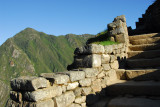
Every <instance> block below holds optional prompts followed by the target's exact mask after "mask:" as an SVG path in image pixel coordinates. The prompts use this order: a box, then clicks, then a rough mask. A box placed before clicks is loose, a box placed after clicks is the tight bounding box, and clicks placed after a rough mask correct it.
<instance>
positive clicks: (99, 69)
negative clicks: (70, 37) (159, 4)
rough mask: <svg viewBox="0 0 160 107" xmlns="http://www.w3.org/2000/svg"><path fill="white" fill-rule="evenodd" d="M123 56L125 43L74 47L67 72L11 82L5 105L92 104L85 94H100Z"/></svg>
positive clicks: (83, 106)
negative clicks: (71, 62) (70, 66)
mask: <svg viewBox="0 0 160 107" xmlns="http://www.w3.org/2000/svg"><path fill="white" fill-rule="evenodd" d="M112 30H113V29H112ZM123 33H124V34H126V32H123ZM123 33H121V34H123ZM115 36H116V35H115ZM123 39H124V37H123ZM124 41H126V40H124ZM126 57H127V43H126V42H122V43H119V44H115V45H107V46H102V45H97V44H89V45H86V46H84V47H80V48H77V49H76V50H75V57H74V62H73V65H74V68H73V69H72V70H71V71H66V72H57V73H42V74H41V75H40V76H39V77H33V76H32V77H31V76H25V77H24V76H23V77H19V78H15V79H13V80H11V88H12V90H11V91H10V100H9V101H8V106H9V107H86V105H90V104H92V102H93V101H94V100H93V99H91V100H90V101H89V100H88V96H89V95H96V94H98V93H100V92H102V90H103V89H104V88H106V87H107V86H109V85H110V84H111V83H112V81H115V80H117V78H118V76H117V74H116V70H117V69H119V68H123V66H124V60H125V58H126ZM86 103H87V104H86Z"/></svg>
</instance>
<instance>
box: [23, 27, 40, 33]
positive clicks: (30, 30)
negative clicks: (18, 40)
mask: <svg viewBox="0 0 160 107" xmlns="http://www.w3.org/2000/svg"><path fill="white" fill-rule="evenodd" d="M24 31H25V32H30V33H32V32H38V31H36V30H35V29H33V28H30V27H27V28H25V29H24V30H23V32H24Z"/></svg>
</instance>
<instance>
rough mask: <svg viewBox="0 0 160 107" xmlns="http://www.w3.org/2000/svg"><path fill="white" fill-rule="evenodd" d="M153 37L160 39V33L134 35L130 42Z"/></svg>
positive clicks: (130, 37)
mask: <svg viewBox="0 0 160 107" xmlns="http://www.w3.org/2000/svg"><path fill="white" fill-rule="evenodd" d="M151 37H160V33H150V34H142V35H134V36H129V40H131V41H132V40H138V39H146V38H151Z"/></svg>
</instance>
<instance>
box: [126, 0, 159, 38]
mask: <svg viewBox="0 0 160 107" xmlns="http://www.w3.org/2000/svg"><path fill="white" fill-rule="evenodd" d="M159 19H160V1H159V0H156V1H155V2H154V3H153V4H152V5H151V6H149V7H148V9H147V10H146V12H145V14H143V15H142V18H139V20H138V22H136V29H135V30H132V29H131V28H130V29H129V34H130V35H135V34H146V33H157V32H160V29H159V28H160V20H159Z"/></svg>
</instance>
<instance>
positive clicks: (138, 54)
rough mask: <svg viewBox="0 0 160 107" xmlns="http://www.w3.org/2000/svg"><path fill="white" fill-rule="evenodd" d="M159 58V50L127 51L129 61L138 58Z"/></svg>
mask: <svg viewBox="0 0 160 107" xmlns="http://www.w3.org/2000/svg"><path fill="white" fill-rule="evenodd" d="M156 57H160V50H150V51H129V52H128V58H129V59H140V58H147V59H149V58H156Z"/></svg>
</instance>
